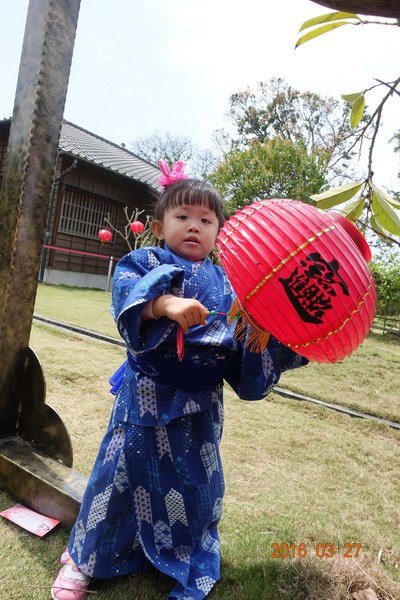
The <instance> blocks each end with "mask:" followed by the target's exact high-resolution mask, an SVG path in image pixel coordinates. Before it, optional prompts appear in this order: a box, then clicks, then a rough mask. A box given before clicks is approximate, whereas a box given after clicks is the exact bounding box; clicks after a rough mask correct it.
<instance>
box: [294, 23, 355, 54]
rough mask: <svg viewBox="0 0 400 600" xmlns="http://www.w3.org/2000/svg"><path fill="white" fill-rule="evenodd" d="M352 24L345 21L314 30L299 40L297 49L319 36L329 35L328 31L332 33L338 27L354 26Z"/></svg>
mask: <svg viewBox="0 0 400 600" xmlns="http://www.w3.org/2000/svg"><path fill="white" fill-rule="evenodd" d="M352 24H353V23H352V22H351V21H344V22H342V23H329V24H328V25H323V26H322V27H317V28H316V29H313V31H310V32H309V33H306V35H303V36H302V37H301V38H299V39H298V40H297V42H296V45H295V48H297V47H298V46H300V45H301V44H304V43H305V42H308V41H309V40H312V39H314V38H316V37H318V36H319V35H323V34H324V33H327V32H328V31H332V29H336V28H337V27H343V25H352Z"/></svg>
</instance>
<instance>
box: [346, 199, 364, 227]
mask: <svg viewBox="0 0 400 600" xmlns="http://www.w3.org/2000/svg"><path fill="white" fill-rule="evenodd" d="M364 207H365V198H357V200H353V201H352V202H348V204H345V206H343V207H342V208H341V209H340V213H341V214H342V215H344V216H345V217H346V219H348V220H349V221H353V222H354V221H357V219H359V218H360V217H361V215H362V213H363V210H364Z"/></svg>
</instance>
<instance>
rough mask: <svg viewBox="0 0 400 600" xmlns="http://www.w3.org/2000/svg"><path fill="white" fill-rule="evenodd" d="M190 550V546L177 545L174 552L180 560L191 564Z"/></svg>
mask: <svg viewBox="0 0 400 600" xmlns="http://www.w3.org/2000/svg"><path fill="white" fill-rule="evenodd" d="M190 551H191V547H190V546H177V547H176V548H175V549H174V554H175V556H176V558H177V559H178V560H180V561H182V562H185V563H187V564H189V563H190Z"/></svg>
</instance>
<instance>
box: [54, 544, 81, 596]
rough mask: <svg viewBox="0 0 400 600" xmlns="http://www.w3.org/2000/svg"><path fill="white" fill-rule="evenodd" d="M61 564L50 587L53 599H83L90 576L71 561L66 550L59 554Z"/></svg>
mask: <svg viewBox="0 0 400 600" xmlns="http://www.w3.org/2000/svg"><path fill="white" fill-rule="evenodd" d="M60 563H61V564H62V565H63V566H62V567H61V569H60V572H59V574H58V576H57V579H56V580H55V582H54V583H53V587H52V588H51V597H52V598H53V600H84V598H86V596H87V595H88V594H87V590H88V587H89V585H90V581H91V578H90V577H89V576H88V575H85V573H82V571H80V570H79V569H78V567H77V566H76V565H75V564H74V563H73V561H72V559H71V557H70V555H69V552H68V550H66V551H65V552H64V553H63V555H62V556H61V560H60Z"/></svg>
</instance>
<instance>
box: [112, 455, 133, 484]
mask: <svg viewBox="0 0 400 600" xmlns="http://www.w3.org/2000/svg"><path fill="white" fill-rule="evenodd" d="M114 485H115V487H116V488H117V490H118V491H119V493H120V494H122V492H124V491H125V490H126V489H128V487H129V479H128V474H127V472H126V461H125V454H124V453H123V452H121V454H120V457H119V459H118V464H117V468H116V470H115V475H114Z"/></svg>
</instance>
